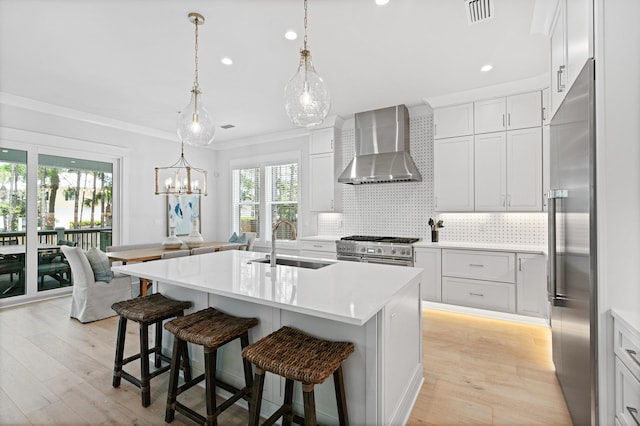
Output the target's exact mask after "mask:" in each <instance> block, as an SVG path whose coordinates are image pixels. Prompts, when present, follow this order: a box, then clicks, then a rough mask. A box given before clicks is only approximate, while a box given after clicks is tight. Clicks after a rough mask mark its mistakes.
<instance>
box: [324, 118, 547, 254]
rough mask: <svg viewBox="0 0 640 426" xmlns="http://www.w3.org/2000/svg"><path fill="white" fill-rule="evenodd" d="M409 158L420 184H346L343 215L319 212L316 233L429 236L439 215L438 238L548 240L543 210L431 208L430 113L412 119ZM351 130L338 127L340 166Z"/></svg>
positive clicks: (350, 144)
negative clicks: (453, 210) (451, 210)
mask: <svg viewBox="0 0 640 426" xmlns="http://www.w3.org/2000/svg"><path fill="white" fill-rule="evenodd" d="M410 132H411V133H410V134H411V156H412V157H413V159H414V161H415V163H416V165H417V166H418V169H419V170H420V174H421V175H422V182H400V183H383V184H368V185H344V187H343V191H342V197H343V200H342V205H343V213H321V214H319V215H318V234H320V235H354V234H359V235H389V236H395V237H416V236H417V237H420V238H422V239H425V240H428V239H430V238H431V229H430V227H429V225H428V221H429V218H430V217H433V218H434V219H435V220H438V219H442V220H443V221H444V226H445V227H444V228H442V229H440V241H462V242H478V243H499V244H533V245H545V244H546V238H547V236H546V231H547V216H546V214H545V213H542V212H541V213H455V214H454V213H446V214H444V213H439V214H436V213H434V211H433V116H432V115H428V116H415V117H411V121H410ZM354 146H355V131H354V129H353V128H345V129H343V131H342V158H343V161H344V164H343V165H342V167H341V170H342V169H344V168H345V167H346V166H347V164H348V163H349V161H351V158H353V152H354Z"/></svg>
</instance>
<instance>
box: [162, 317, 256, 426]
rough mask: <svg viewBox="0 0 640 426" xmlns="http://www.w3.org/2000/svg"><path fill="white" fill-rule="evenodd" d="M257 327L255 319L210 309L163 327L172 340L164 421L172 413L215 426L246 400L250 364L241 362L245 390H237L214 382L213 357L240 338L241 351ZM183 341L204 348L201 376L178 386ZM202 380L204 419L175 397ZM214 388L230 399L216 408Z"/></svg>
mask: <svg viewBox="0 0 640 426" xmlns="http://www.w3.org/2000/svg"><path fill="white" fill-rule="evenodd" d="M256 325H258V320H257V319H256V318H240V317H234V316H231V315H227V314H225V313H223V312H220V311H218V310H216V309H214V308H207V309H203V310H201V311H198V312H194V313H192V314H189V315H186V316H184V317H180V318H176V319H174V320H172V321H169V322H168V323H166V324H165V325H164V328H166V329H167V330H168V331H169V332H171V333H172V334H174V335H175V337H174V340H173V357H172V359H171V376H170V378H169V390H168V391H167V408H166V411H165V417H164V421H165V422H167V423H171V422H172V421H173V419H174V417H175V412H176V411H178V412H179V413H181V414H183V415H185V416H187V417H188V418H190V419H191V420H193V421H195V422H198V423H199V424H206V425H217V419H218V416H219V415H220V414H221V413H222V412H223V411H224V410H226V409H227V408H229V407H230V406H232V405H233V404H234V403H235V402H236V401H238V400H239V399H241V398H244V399H245V400H247V401H248V400H249V396H248V395H250V393H251V387H252V384H253V378H252V377H251V364H250V363H249V362H248V361H246V360H243V366H244V379H245V385H246V386H245V387H244V388H242V389H238V388H236V387H235V386H232V385H230V384H228V383H225V382H223V381H222V380H218V379H216V354H217V351H218V348H219V347H221V346H223V345H225V344H227V343H229V342H231V341H233V340H235V339H240V345H241V346H242V348H243V349H244V348H245V347H247V345H248V344H249V329H250V328H252V327H255V326H256ZM187 342H190V343H193V344H196V345H202V346H203V347H204V374H202V375H200V376H198V377H196V378H194V379H192V380H185V383H184V384H183V385H182V386H180V387H178V370H179V368H178V365H179V362H180V356H181V354H185V353H186V349H185V348H186V347H187ZM203 380H205V385H206V404H207V416H206V417H204V416H202V415H201V414H199V413H197V412H195V411H194V410H192V409H191V408H189V407H187V406H185V405H183V404H182V403H180V402H179V401H178V400H177V396H178V395H179V394H181V393H182V392H184V391H186V390H187V389H189V388H191V387H193V386H194V385H196V384H198V383H200V382H201V381H203ZM216 386H220V387H221V388H222V389H224V390H226V391H228V392H230V393H231V394H232V396H231V397H230V398H229V399H227V400H226V401H224V402H223V403H222V404H220V406H217V405H216Z"/></svg>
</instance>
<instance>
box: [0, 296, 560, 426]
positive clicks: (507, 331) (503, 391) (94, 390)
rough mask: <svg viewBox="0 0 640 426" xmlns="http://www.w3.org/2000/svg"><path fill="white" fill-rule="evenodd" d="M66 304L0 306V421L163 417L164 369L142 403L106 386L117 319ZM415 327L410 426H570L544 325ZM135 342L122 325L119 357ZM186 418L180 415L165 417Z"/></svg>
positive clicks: (440, 320)
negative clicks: (419, 371)
mask: <svg viewBox="0 0 640 426" xmlns="http://www.w3.org/2000/svg"><path fill="white" fill-rule="evenodd" d="M70 303H71V302H70V298H69V297H64V298H59V299H53V300H48V301H43V302H37V303H32V304H28V305H23V306H18V307H13V308H6V309H2V310H0V424H2V425H29V424H33V425H86V424H104V425H107V424H109V425H111V424H123V425H157V424H164V408H165V400H166V388H167V384H168V380H167V379H168V375H167V374H164V375H162V376H159V377H157V378H155V379H153V380H152V381H151V398H152V400H151V406H150V407H147V408H142V406H141V405H140V396H139V392H138V389H137V388H136V387H134V386H133V385H131V384H130V383H128V382H126V381H124V380H123V381H122V385H121V386H120V388H118V389H114V388H113V387H111V375H112V370H113V357H114V343H115V335H116V327H117V318H116V317H113V318H109V319H106V320H103V321H97V322H94V323H91V324H84V325H83V324H80V323H79V322H78V321H76V320H72V319H70V318H69V317H68V313H69V307H70ZM423 327H424V331H423V342H424V365H425V370H424V371H425V383H424V385H423V387H422V390H421V392H420V395H419V397H418V401H417V403H416V406H415V408H414V410H413V413H412V415H411V418H410V419H409V424H410V425H462V424H464V425H492V424H493V425H533V424H540V425H570V424H571V421H570V419H569V416H568V414H567V410H566V407H565V406H564V402H563V401H562V395H561V393H560V389H559V386H558V384H557V381H556V379H555V375H554V373H553V367H552V364H551V361H550V353H549V350H550V335H549V331H548V330H546V329H545V328H543V327H533V326H525V325H519V324H512V323H507V322H503V321H492V320H487V319H480V318H475V317H468V316H463V315H454V314H448V313H442V312H438V311H432V310H425V311H424V315H423ZM137 339H138V336H137V327H136V324H135V323H134V324H130V326H129V327H128V330H127V342H131V344H130V345H127V348H126V350H125V356H127V355H130V354H132V353H134V352H135V350H136V347H137ZM129 366H131V367H130V369H131V371H132V372H133V373H136V374H137V371H136V369H135V367H133V363H132V364H129ZM136 367H137V364H136ZM203 395H204V391H203V389H201V388H199V387H196V388H194V389H192V390H190V391H189V392H187V393H185V395H184V396H183V397H184V398H188V400H189V401H188V403H189V404H192V405H193V406H194V407H195V408H196V409H198V410H199V411H200V412H204V411H205V406H204V398H203ZM192 424H193V423H192V422H190V421H189V420H188V419H186V418H184V417H183V416H181V415H180V414H176V419H175V420H174V422H173V423H172V425H192ZM219 424H220V425H230V426H235V425H243V424H246V411H245V410H243V409H241V408H239V407H232V408H231V409H230V410H228V411H226V412H225V413H223V415H222V416H221V417H220V418H219ZM354 426H360V425H354Z"/></svg>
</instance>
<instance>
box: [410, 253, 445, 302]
mask: <svg viewBox="0 0 640 426" xmlns="http://www.w3.org/2000/svg"><path fill="white" fill-rule="evenodd" d="M415 257H416V258H415V262H414V266H416V267H418V268H423V269H424V272H423V273H422V282H421V283H420V288H421V293H422V300H429V301H431V302H441V301H442V286H441V279H442V276H441V258H442V257H441V251H440V249H435V248H422V247H419V248H416V249H415Z"/></svg>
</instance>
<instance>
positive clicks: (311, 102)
mask: <svg viewBox="0 0 640 426" xmlns="http://www.w3.org/2000/svg"><path fill="white" fill-rule="evenodd" d="M284 99H285V104H284V107H285V110H286V111H287V115H288V116H289V120H291V122H292V123H293V124H295V125H297V126H301V127H312V126H317V125H318V124H320V123H322V121H323V120H324V119H325V118H326V117H327V114H328V113H329V109H330V108H331V95H330V94H329V88H328V87H327V85H326V83H325V82H324V80H323V79H322V77H320V76H319V75H318V73H317V72H316V70H315V68H314V67H313V64H312V62H311V51H309V49H308V48H307V0H304V47H303V48H302V49H301V50H300V64H299V65H298V72H296V74H295V75H294V76H293V77H292V78H291V80H289V82H288V83H287V85H286V86H285V88H284Z"/></svg>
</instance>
